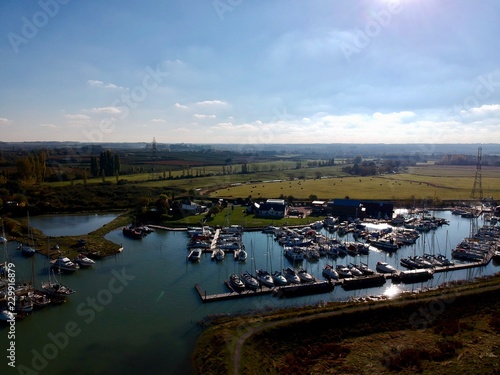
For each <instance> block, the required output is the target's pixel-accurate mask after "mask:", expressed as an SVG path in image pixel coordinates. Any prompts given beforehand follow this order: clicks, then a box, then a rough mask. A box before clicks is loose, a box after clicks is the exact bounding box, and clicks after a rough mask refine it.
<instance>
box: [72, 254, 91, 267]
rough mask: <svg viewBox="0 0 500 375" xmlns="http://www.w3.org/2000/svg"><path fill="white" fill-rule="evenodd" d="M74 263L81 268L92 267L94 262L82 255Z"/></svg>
mask: <svg viewBox="0 0 500 375" xmlns="http://www.w3.org/2000/svg"><path fill="white" fill-rule="evenodd" d="M74 262H75V263H76V264H78V265H79V266H80V267H82V268H88V267H92V266H93V265H94V264H95V261H94V260H92V259H90V258H89V257H87V256H86V255H83V254H79V255H78V256H77V257H76V258H75V260H74Z"/></svg>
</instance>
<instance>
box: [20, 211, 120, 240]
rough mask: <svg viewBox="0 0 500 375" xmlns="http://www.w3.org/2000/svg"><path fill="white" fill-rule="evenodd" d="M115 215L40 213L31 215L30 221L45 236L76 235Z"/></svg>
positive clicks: (90, 229)
mask: <svg viewBox="0 0 500 375" xmlns="http://www.w3.org/2000/svg"><path fill="white" fill-rule="evenodd" d="M117 216H118V215H117V214H95V215H59V216H54V215H42V216H34V217H31V218H30V223H31V225H32V226H33V227H35V228H37V229H40V230H41V231H42V232H43V233H44V234H45V235H46V236H53V237H56V236H78V235H82V234H88V233H90V232H92V231H94V230H96V229H99V228H100V227H102V226H103V225H105V224H107V223H109V222H110V221H112V220H114V219H115V218H116V217H117Z"/></svg>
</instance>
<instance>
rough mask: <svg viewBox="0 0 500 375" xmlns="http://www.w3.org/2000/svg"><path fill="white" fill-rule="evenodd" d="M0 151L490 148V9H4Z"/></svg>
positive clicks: (493, 51)
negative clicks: (19, 147)
mask: <svg viewBox="0 0 500 375" xmlns="http://www.w3.org/2000/svg"><path fill="white" fill-rule="evenodd" d="M0 17H1V22H0V56H1V59H0V82H1V85H0V140H1V141H50V140H57V141H77V142H138V141H139V142H140V141H142V142H151V140H152V139H153V137H155V138H156V140H157V142H161V143H177V142H186V143H244V144H256V143H423V144H433V143H491V142H493V143H497V142H500V48H499V47H500V46H499V44H500V43H499V41H498V36H499V35H500V2H499V1H497V0H482V1H467V0H399V1H397V0H337V1H332V0H329V1H327V0H325V1H315V0H310V1H296V0H275V1H273V0H269V1H250V0H183V1H147V0H146V1H118V0H109V1H95V0H88V1H77V0H40V1H22V2H21V1H17V0H4V1H2V2H1V3H0Z"/></svg>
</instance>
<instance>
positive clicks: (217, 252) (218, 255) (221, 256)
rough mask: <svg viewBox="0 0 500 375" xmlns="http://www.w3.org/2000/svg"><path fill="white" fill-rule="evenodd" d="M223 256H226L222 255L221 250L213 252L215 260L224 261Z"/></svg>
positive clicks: (222, 251)
mask: <svg viewBox="0 0 500 375" xmlns="http://www.w3.org/2000/svg"><path fill="white" fill-rule="evenodd" d="M225 256H226V254H225V253H224V250H222V249H217V250H215V260H224V257H225Z"/></svg>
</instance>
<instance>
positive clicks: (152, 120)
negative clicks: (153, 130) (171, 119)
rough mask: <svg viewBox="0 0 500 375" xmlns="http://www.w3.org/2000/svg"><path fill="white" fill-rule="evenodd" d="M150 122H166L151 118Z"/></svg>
mask: <svg viewBox="0 0 500 375" xmlns="http://www.w3.org/2000/svg"><path fill="white" fill-rule="evenodd" d="M151 122H166V121H165V120H164V119H162V118H153V119H151Z"/></svg>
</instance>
